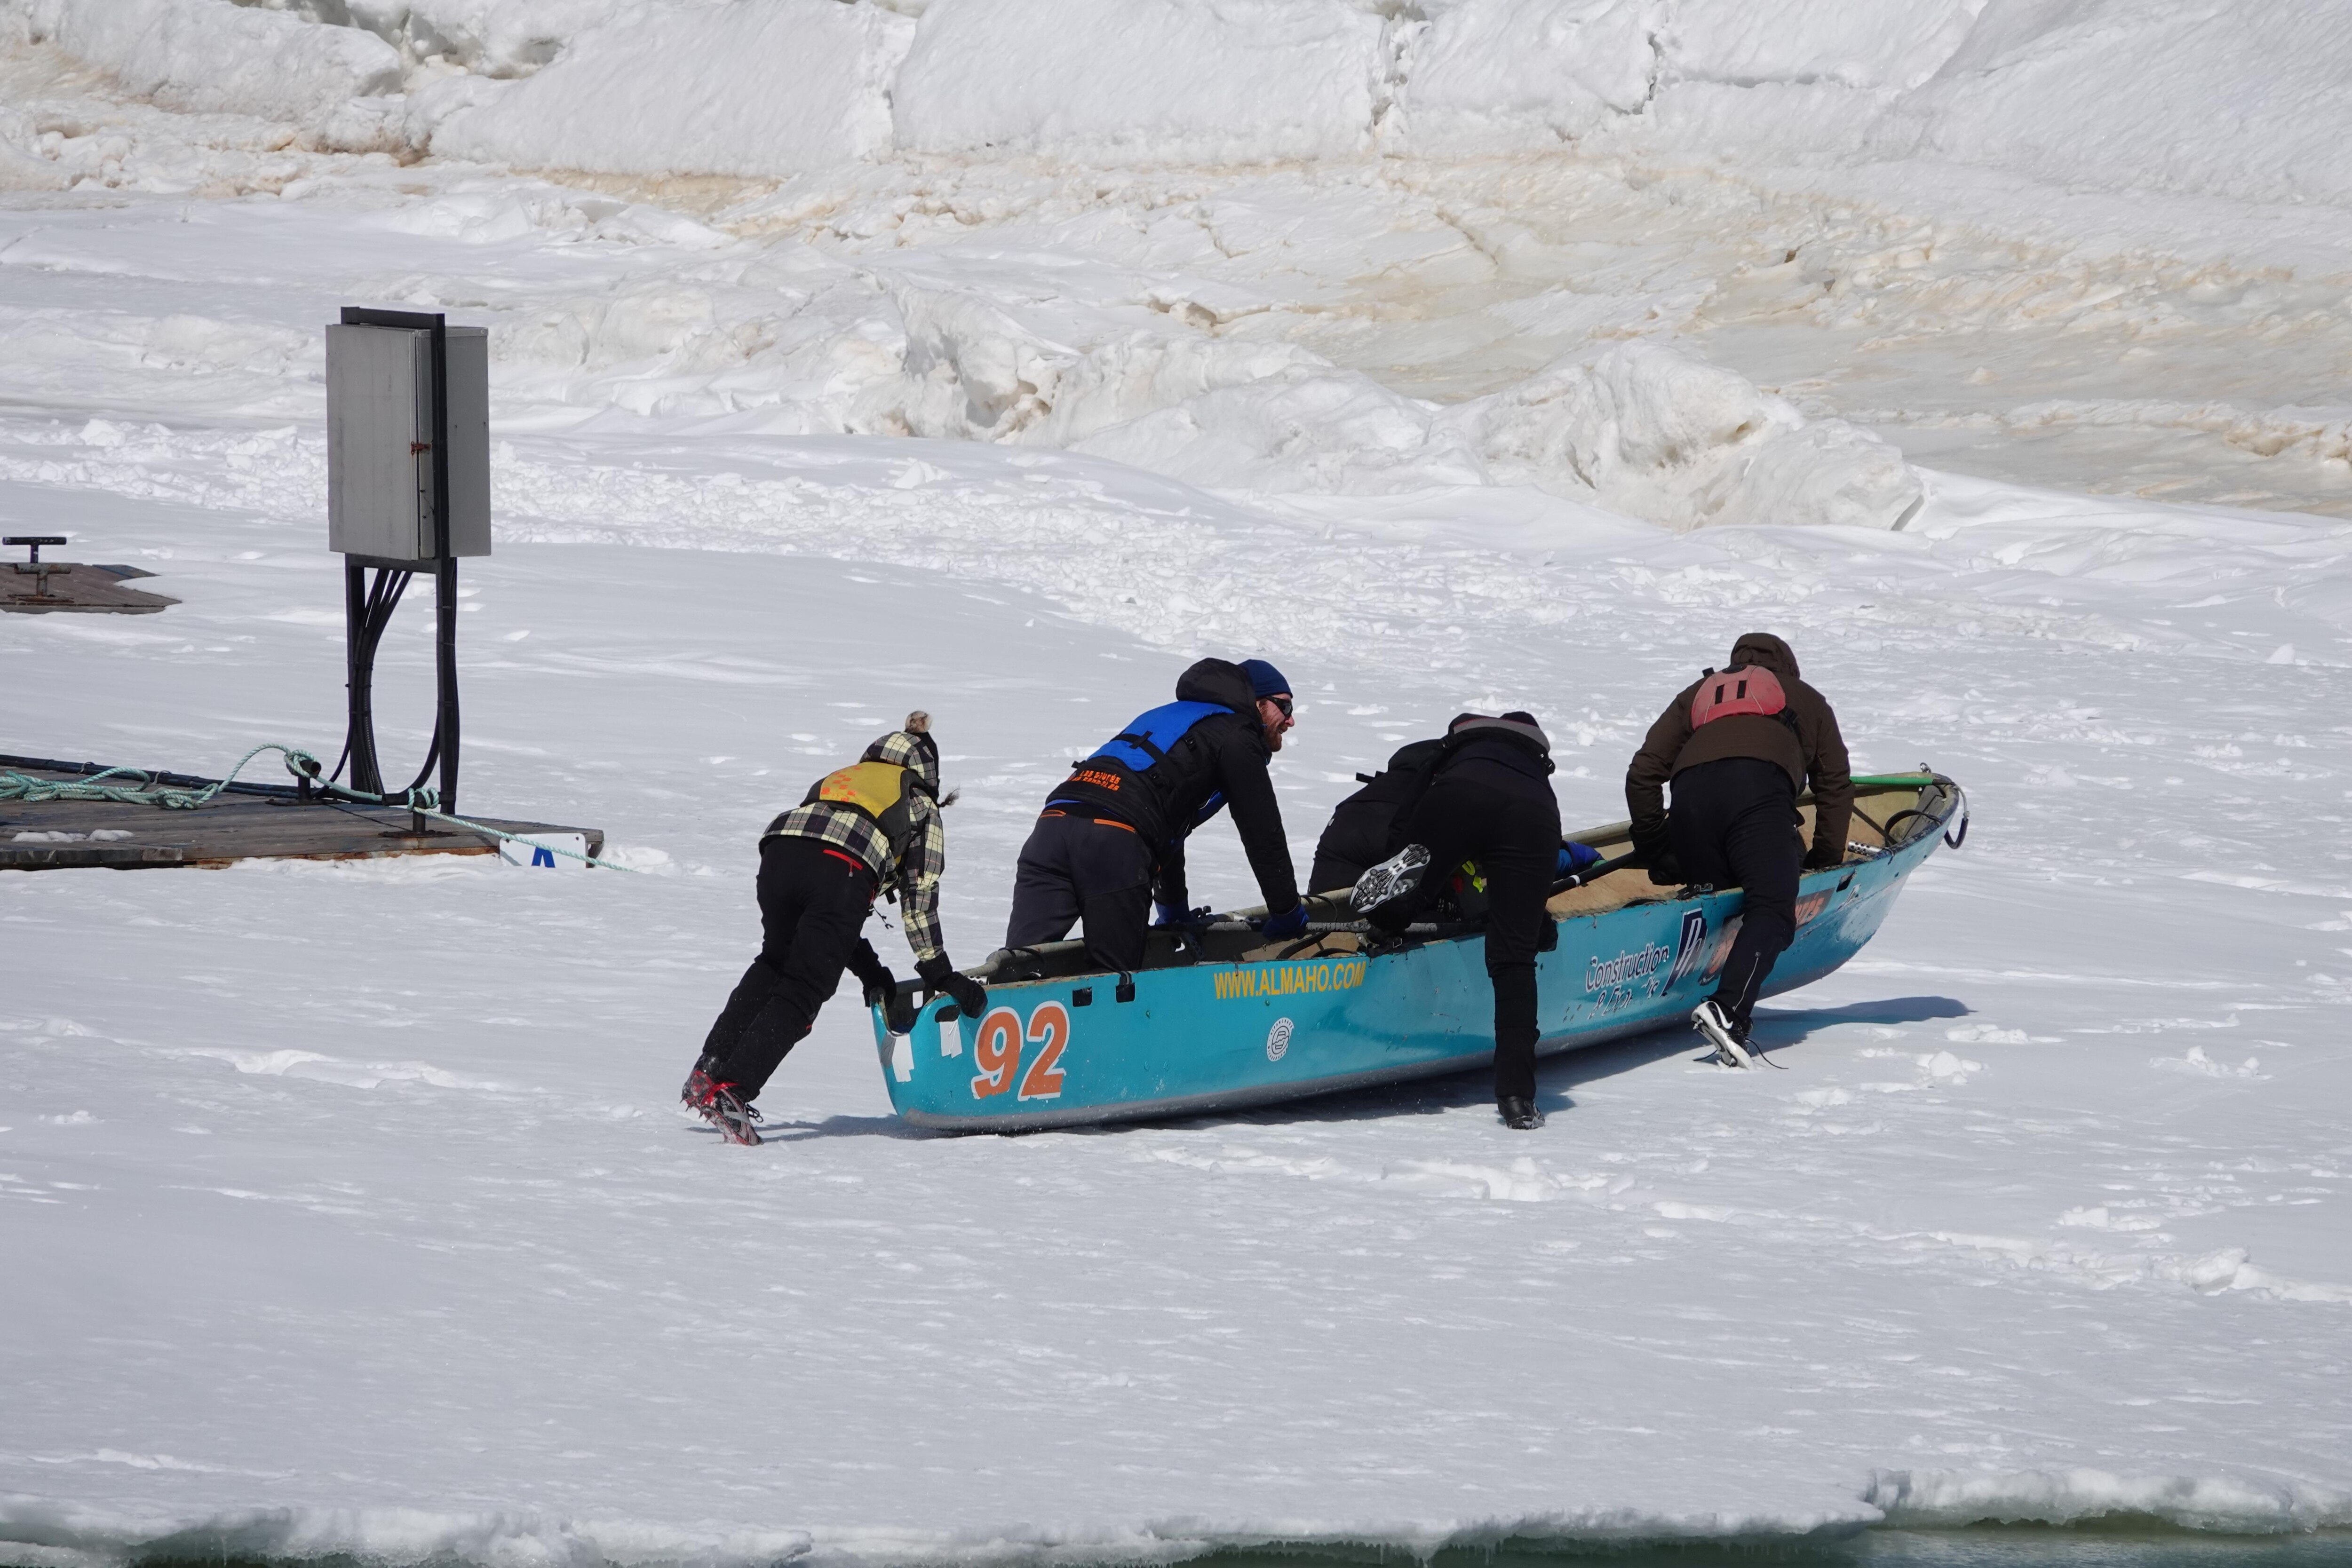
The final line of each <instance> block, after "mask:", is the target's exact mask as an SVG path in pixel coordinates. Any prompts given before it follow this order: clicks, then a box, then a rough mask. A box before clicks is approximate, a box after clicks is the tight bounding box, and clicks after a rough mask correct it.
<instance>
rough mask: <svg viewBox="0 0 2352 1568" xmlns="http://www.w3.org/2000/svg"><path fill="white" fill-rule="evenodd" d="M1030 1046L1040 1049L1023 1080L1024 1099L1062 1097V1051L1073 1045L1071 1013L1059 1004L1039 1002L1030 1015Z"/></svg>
mask: <svg viewBox="0 0 2352 1568" xmlns="http://www.w3.org/2000/svg"><path fill="white" fill-rule="evenodd" d="M1029 1043H1030V1044H1032V1045H1034V1046H1035V1047H1037V1048H1038V1049H1037V1052H1036V1054H1035V1055H1034V1056H1032V1057H1031V1058H1030V1059H1029V1071H1028V1072H1027V1073H1026V1074H1025V1075H1024V1076H1023V1078H1022V1080H1021V1098H1023V1099H1024V1100H1058V1099H1060V1098H1061V1097H1062V1048H1063V1047H1064V1046H1066V1045H1067V1044H1069V1043H1070V1014H1069V1010H1068V1009H1066V1008H1065V1007H1063V1006H1062V1004H1061V1003H1059V1002H1040V1003H1038V1004H1037V1010H1036V1011H1035V1012H1033V1013H1031V1014H1030V1015H1029Z"/></svg>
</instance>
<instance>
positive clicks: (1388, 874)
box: [1348, 844, 1429, 915]
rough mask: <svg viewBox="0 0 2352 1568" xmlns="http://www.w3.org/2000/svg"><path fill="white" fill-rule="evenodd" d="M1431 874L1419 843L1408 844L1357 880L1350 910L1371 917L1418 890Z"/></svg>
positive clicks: (1425, 855)
mask: <svg viewBox="0 0 2352 1568" xmlns="http://www.w3.org/2000/svg"><path fill="white" fill-rule="evenodd" d="M1428 871H1429V852H1428V851H1427V850H1426V849H1423V847H1422V846H1421V845H1419V844H1407V845H1405V847H1404V848H1402V849H1401V850H1399V851H1397V852H1396V853H1394V854H1392V855H1391V856H1390V857H1389V858H1388V859H1386V860H1384V861H1382V862H1381V863H1380V864H1378V865H1376V866H1374V867H1372V868H1371V869H1370V871H1367V872H1366V873H1364V874H1363V875H1361V876H1360V877H1358V878H1357V879H1356V890H1355V891H1354V892H1353V893H1351V894H1349V895H1348V907H1349V908H1350V909H1352V910H1354V911H1355V912H1356V913H1357V914H1359V915H1370V913H1371V912H1372V911H1374V910H1375V909H1379V908H1381V907H1382V906H1383V905H1386V904H1394V903H1395V902H1396V901H1397V900H1398V899H1401V898H1404V897H1406V896H1408V895H1410V894H1412V891H1413V890H1414V889H1415V888H1417V887H1419V886H1420V885H1421V879H1422V877H1423V875H1425V874H1426V873H1428Z"/></svg>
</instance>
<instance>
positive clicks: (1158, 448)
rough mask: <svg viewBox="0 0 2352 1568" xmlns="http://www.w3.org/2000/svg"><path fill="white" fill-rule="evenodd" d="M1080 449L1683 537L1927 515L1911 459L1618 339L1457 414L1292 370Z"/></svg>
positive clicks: (1272, 481)
mask: <svg viewBox="0 0 2352 1568" xmlns="http://www.w3.org/2000/svg"><path fill="white" fill-rule="evenodd" d="M1076 449H1077V450H1079V451H1081V452H1087V453H1090V454H1093V455H1097V456H1103V457H1110V458H1115V459H1117V460H1118V461H1119V462H1123V463H1129V464H1132V465H1136V466H1138V467H1142V468H1150V469H1152V470H1154V471H1155V472H1158V473H1162V474H1167V475H1170V476H1173V477H1176V478H1180V479H1184V480H1187V481H1189V482H1191V483H1192V484H1195V485H1200V486H1205V487H1224V488H1238V489H1247V490H1254V491H1258V492H1261V493H1265V494H1272V495H1297V494H1302V493H1309V492H1316V493H1321V494H1326V495H1342V496H1383V495H1397V494H1401V493H1404V492H1407V491H1412V490H1425V489H1434V488H1439V487H1442V486H1455V485H1497V484H1501V485H1531V486H1536V487H1537V488H1539V489H1542V490H1544V491H1547V492H1549V493H1550V494H1552V495H1557V496H1561V497H1567V498H1568V499H1570V500H1577V501H1583V502H1587V503H1589V504H1591V505H1594V506H1599V507H1605V508H1607V509H1608V510H1610V511H1612V512H1618V513H1621V514H1622V515H1624V516H1627V517H1641V518H1643V519H1644V520H1646V521H1649V522H1654V523H1660V524H1663V525H1664V526H1666V527H1668V528H1677V529H1681V528H1702V527H1706V526H1710V525H1717V524H1741V523H1782V524H1797V525H1822V524H1833V525H1843V526H1847V527H1862V528H1899V527H1901V526H1902V524H1903V523H1904V521H1906V519H1907V518H1908V517H1909V516H1910V515H1911V513H1912V512H1913V511H1914V510H1915V509H1916V507H1917V506H1918V504H1919V499H1920V496H1921V494H1922V491H1921V486H1920V481H1919V476H1918V475H1917V474H1916V472H1915V471H1914V470H1913V469H1912V468H1911V466H1910V465H1908V464H1906V462H1904V460H1903V457H1902V455H1901V454H1899V453H1897V452H1896V451H1895V449H1894V448H1893V447H1891V446H1889V445H1888V444H1885V442H1883V441H1881V440H1879V439H1878V438H1877V437H1876V436H1874V435H1872V434H1869V433H1868V432H1866V431H1863V430H1859V429H1857V428H1855V427H1854V426H1853V425H1850V424H1847V423H1844V422H1843V421H1840V420H1820V421H1810V422H1809V421H1808V420H1807V419H1806V418H1805V417H1804V416H1803V415H1802V414H1801V413H1798V411H1797V410H1796V408H1795V407H1794V406H1793V405H1791V404H1790V403H1789V402H1786V401H1785V400H1783V399H1780V398H1777V397H1772V396H1769V395H1767V394H1766V393H1764V392H1760V391H1759V390H1758V389H1757V388H1756V387H1755V386H1753V385H1751V384H1750V383H1749V382H1747V381H1746V380H1744V379H1742V378H1741V377H1740V376H1738V375H1737V374H1734V373H1733V372H1732V371H1727V370H1724V369H1722V368H1720V367H1718V366H1715V365H1710V364H1707V363H1706V362H1705V361H1701V360H1698V359H1696V358H1694V357H1693V356H1691V355H1689V354H1685V353H1684V352H1681V351H1680V350H1675V349H1671V348H1667V347H1665V346H1664V345H1662V344H1657V343H1648V342H1634V343H1621V344H1617V345H1614V346H1612V347H1611V348H1608V349H1606V350H1601V351H1598V352H1591V353H1587V354H1584V355H1580V356H1577V357H1574V358H1571V359H1569V360H1565V361H1561V362H1559V363H1558V364H1555V365H1552V366H1549V367H1548V368H1546V369H1545V370H1543V371H1538V372H1537V373H1536V374H1535V375H1533V376H1530V377H1528V379H1527V380H1526V381H1524V382H1520V383H1519V384H1518V385H1517V386H1515V387H1511V388H1509V389H1507V390H1506V391H1504V392H1497V393H1495V394H1494V395H1492V396H1489V397H1484V398H1476V399H1473V400H1472V401H1470V402H1464V403H1457V404H1455V405H1454V406H1453V407H1450V408H1442V407H1440V406H1439V405H1436V404H1433V403H1428V402H1421V401H1419V400H1417V399H1412V398H1406V397H1402V396H1400V395H1399V394H1397V393H1395V392H1390V391H1388V390H1387V389H1386V388H1384V387H1381V385H1379V384H1378V383H1377V382H1372V381H1371V380H1370V379H1369V378H1367V377H1363V376H1359V375H1353V374H1350V373H1347V372H1343V371H1337V370H1334V369H1332V368H1330V367H1328V366H1326V367H1323V368H1321V369H1319V370H1318V369H1313V368H1310V367H1308V366H1306V365H1300V364H1293V365H1289V366H1286V367H1284V368H1283V369H1282V370H1281V371H1278V372H1277V373H1276V374H1274V375H1271V376H1268V377H1265V378H1263V379H1261V380H1259V381H1256V382H1250V383H1247V384H1244V385H1241V386H1235V387H1230V388H1225V389H1221V390H1216V391H1211V392H1205V393H1202V394H1201V395H1198V396H1193V397H1189V398H1186V399H1184V400H1182V401H1181V402H1177V403H1175V404H1173V405H1171V406H1170V407H1167V408H1164V409H1161V410H1158V411H1156V412H1154V413H1150V414H1146V415H1143V416H1141V417H1139V418H1136V419H1132V420H1130V421H1129V422H1127V423H1123V424H1118V425H1114V426H1111V427H1110V428H1108V429H1106V430H1102V431H1099V432H1097V434H1093V435H1090V436H1087V438H1085V439H1083V440H1081V441H1079V442H1077V443H1076Z"/></svg>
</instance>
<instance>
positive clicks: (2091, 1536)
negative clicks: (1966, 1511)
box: [1188, 1525, 2352, 1568]
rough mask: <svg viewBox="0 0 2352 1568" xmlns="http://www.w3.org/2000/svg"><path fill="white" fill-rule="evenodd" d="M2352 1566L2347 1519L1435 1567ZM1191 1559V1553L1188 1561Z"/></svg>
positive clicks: (1275, 1557)
mask: <svg viewBox="0 0 2352 1568" xmlns="http://www.w3.org/2000/svg"><path fill="white" fill-rule="evenodd" d="M1191 1563H1197V1564H1202V1565H1213V1568H1418V1563H1417V1562H1416V1559H1414V1558H1413V1557H1412V1554H1410V1553H1408V1552H1402V1551H1397V1550H1394V1549H1391V1550H1389V1551H1387V1552H1376V1551H1373V1550H1370V1549H1369V1548H1355V1549H1349V1548H1344V1547H1342V1548H1329V1549H1321V1548H1317V1549H1298V1550H1294V1551H1247V1552H1213V1553H1211V1554H1209V1555H1207V1556H1204V1557H1196V1558H1193V1559H1192V1560H1191ZM2043 1564H2049V1565H2051V1568H2352V1531H2320V1532H2317V1533H2315V1534H2305V1535H2210V1534H2205V1533H2202V1532H2199V1531H2184V1530H2176V1529H2170V1528H2166V1527H2163V1526H2152V1527H2144V1528H2118V1527H2116V1526H2113V1525H2091V1526H2083V1525H2076V1526H2068V1527H2063V1528H2059V1527H2053V1526H2047V1525H1997V1526H1985V1525H1979V1526H1971V1527H1969V1528H1966V1529H1955V1530H1901V1529H1888V1528H1880V1529H1871V1530H1858V1531H1851V1532H1845V1533H1839V1534H1835V1535H1831V1534H1816V1535H1804V1536H1794V1537H1791V1536H1752V1537H1739V1538H1735V1539H1730V1540H1700V1541H1658V1540H1654V1539H1653V1540H1645V1541H1635V1540H1628V1541H1578V1542H1540V1543H1537V1542H1504V1543H1502V1544H1500V1545H1498V1546H1496V1548H1495V1549H1494V1550H1493V1551H1491V1552H1488V1551H1482V1550H1476V1549H1465V1548H1449V1549H1448V1550H1446V1551H1444V1552H1439V1553H1438V1554H1437V1555H1436V1557H1435V1558H1434V1559H1433V1561H1432V1563H1431V1564H1430V1568H2042V1565H2043ZM1188 1568H1189V1565H1188Z"/></svg>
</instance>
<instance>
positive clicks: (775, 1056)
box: [702, 837, 882, 1101]
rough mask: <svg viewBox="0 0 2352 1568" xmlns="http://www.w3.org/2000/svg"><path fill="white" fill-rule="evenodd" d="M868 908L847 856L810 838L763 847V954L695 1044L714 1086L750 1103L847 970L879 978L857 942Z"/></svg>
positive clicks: (860, 869)
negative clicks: (727, 1085)
mask: <svg viewBox="0 0 2352 1568" xmlns="http://www.w3.org/2000/svg"><path fill="white" fill-rule="evenodd" d="M873 907H874V873H873V872H872V871H870V870H868V869H867V868H866V862H864V861H861V860H859V859H857V858H856V856H855V855H852V854H850V853H849V852H847V851H845V850H837V849H834V848H832V847H831V846H829V845H826V844H824V843H820V842H819V841H816V840H815V839H803V838H796V837H778V838H772V839H766V840H763V841H761V844H760V929H761V946H760V956H758V957H756V958H754V959H752V960H751V967H750V968H748V969H746V970H744V971H743V977H742V978H741V979H740V980H738V981H737V982H736V983H735V991H734V994H733V995H731V996H730V997H729V998H727V1006H726V1007H725V1008H724V1009H720V1011H719V1021H718V1022H716V1023H714V1024H712V1025H711V1026H710V1035H709V1038H708V1039H707V1040H704V1041H703V1043H702V1054H703V1058H704V1060H705V1061H706V1062H707V1063H708V1064H709V1065H707V1066H706V1067H705V1068H704V1071H707V1072H709V1074H710V1076H711V1078H712V1079H713V1080H714V1081H716V1082H721V1083H732V1084H734V1085H735V1086H736V1092H737V1093H739V1094H740V1095H741V1096H742V1098H743V1099H744V1100H746V1101H749V1100H751V1098H752V1097H754V1096H755V1095H757V1094H758V1093H759V1092H760V1091H761V1089H762V1088H764V1087H766V1085H767V1082H768V1079H769V1077H770V1076H771V1075H772V1074H773V1073H774V1071H776V1067H777V1065H778V1064H779V1063H781V1062H782V1061H783V1060H784V1053H785V1052H786V1051H790V1050H792V1048H793V1046H795V1045H797V1044H799V1043H800V1041H801V1039H802V1037H803V1036H804V1035H806V1034H807V1033H808V1031H809V1028H810V1026H811V1025H813V1024H814V1023H815V1022H816V1012H817V1009H819V1008H821V1007H823V1006H824V1002H825V998H828V997H830V996H832V995H833V993H834V990H835V988H837V987H838V986H839V985H840V984H841V972H842V970H843V969H844V968H852V969H856V971H857V972H858V977H859V978H860V979H861V980H864V979H871V978H873V977H876V976H878V975H880V974H881V973H882V960H881V959H880V958H879V957H878V956H876V954H875V951H874V948H873V947H872V946H871V945H870V944H868V943H867V942H866V938H865V937H864V936H861V935H859V927H861V926H863V925H865V924H866V914H867V913H868V912H869V911H870V910H871V909H872V908H873Z"/></svg>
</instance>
